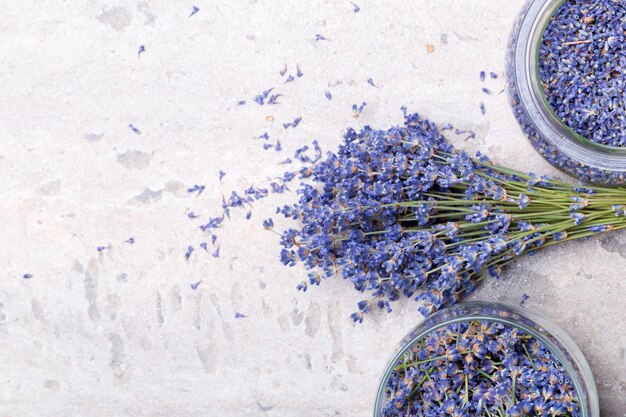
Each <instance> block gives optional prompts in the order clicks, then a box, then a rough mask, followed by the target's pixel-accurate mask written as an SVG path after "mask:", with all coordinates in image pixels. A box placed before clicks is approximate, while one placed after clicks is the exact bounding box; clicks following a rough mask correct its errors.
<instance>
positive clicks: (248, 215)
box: [246, 211, 252, 220]
mask: <svg viewBox="0 0 626 417" xmlns="http://www.w3.org/2000/svg"><path fill="white" fill-rule="evenodd" d="M250 217H252V212H251V211H249V212H247V213H246V220H250Z"/></svg>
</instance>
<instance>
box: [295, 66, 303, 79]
mask: <svg viewBox="0 0 626 417" xmlns="http://www.w3.org/2000/svg"><path fill="white" fill-rule="evenodd" d="M296 70H297V71H296V76H297V77H298V78H300V77H302V76H303V75H304V74H303V73H302V71H301V70H300V64H296Z"/></svg>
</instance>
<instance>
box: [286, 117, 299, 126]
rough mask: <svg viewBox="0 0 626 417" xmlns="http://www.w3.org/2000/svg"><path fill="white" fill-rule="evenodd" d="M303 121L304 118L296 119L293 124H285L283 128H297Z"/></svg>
mask: <svg viewBox="0 0 626 417" xmlns="http://www.w3.org/2000/svg"><path fill="white" fill-rule="evenodd" d="M301 121H302V117H296V118H295V119H293V122H291V123H283V128H285V129H288V128H290V127H292V128H295V127H297V126H298V125H299V124H300V122H301Z"/></svg>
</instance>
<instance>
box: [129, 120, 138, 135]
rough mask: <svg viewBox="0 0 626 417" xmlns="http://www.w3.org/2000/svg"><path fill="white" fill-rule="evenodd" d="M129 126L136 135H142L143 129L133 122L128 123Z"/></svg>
mask: <svg viewBox="0 0 626 417" xmlns="http://www.w3.org/2000/svg"><path fill="white" fill-rule="evenodd" d="M128 128H129V129H130V130H132V132H133V133H134V134H136V135H141V130H139V129H137V128H136V127H135V126H134V125H133V124H132V123H129V124H128Z"/></svg>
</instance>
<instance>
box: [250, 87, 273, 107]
mask: <svg viewBox="0 0 626 417" xmlns="http://www.w3.org/2000/svg"><path fill="white" fill-rule="evenodd" d="M273 90H274V88H269V89H267V90H265V91H263V92H261V94H259V95H257V96H256V97H255V98H254V102H255V103H257V104H258V105H259V106H262V105H263V104H265V99H266V98H267V97H268V96H269V95H270V93H271V92H272V91H273Z"/></svg>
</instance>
